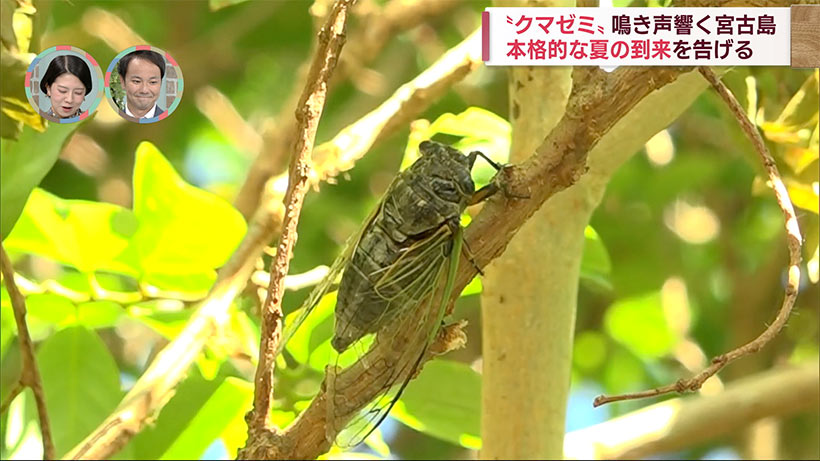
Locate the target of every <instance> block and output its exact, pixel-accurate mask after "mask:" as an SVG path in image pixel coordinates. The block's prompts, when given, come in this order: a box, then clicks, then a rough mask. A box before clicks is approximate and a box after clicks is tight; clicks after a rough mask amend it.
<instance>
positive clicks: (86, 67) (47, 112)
mask: <svg viewBox="0 0 820 461" xmlns="http://www.w3.org/2000/svg"><path fill="white" fill-rule="evenodd" d="M25 85H26V97H27V98H28V102H29V104H31V106H32V107H33V108H34V109H35V110H37V111H38V112H39V113H40V115H41V116H43V118H46V119H48V120H51V121H52V122H57V123H73V122H78V121H80V120H84V119H85V118H87V117H88V116H89V115H90V114H92V113H93V112H94V111H95V110H97V106H98V105H99V104H100V100H101V99H102V94H103V91H102V88H103V78H102V69H100V66H99V65H98V64H97V61H96V60H95V59H94V58H93V57H92V56H91V55H90V54H88V53H86V52H85V51H83V50H81V49H80V48H77V47H74V46H67V45H66V46H55V47H52V48H49V49H47V50H45V51H43V52H42V53H40V54H39V55H37V57H36V58H34V60H33V61H31V64H29V67H28V71H27V72H26V83H25Z"/></svg>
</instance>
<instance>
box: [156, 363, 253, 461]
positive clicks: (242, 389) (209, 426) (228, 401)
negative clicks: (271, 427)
mask: <svg viewBox="0 0 820 461" xmlns="http://www.w3.org/2000/svg"><path fill="white" fill-rule="evenodd" d="M252 400H253V385H252V384H251V383H249V382H247V381H244V380H241V379H238V378H226V379H225V380H224V381H223V382H222V384H220V385H219V387H218V388H217V389H216V391H214V393H213V394H212V395H211V396H210V398H208V400H207V401H206V402H205V404H204V405H202V407H201V408H200V409H199V411H197V413H196V415H194V416H193V418H191V419H189V420H188V423H187V425H186V427H185V429H184V430H183V431H182V433H181V434H179V436H178V437H176V439H175V440H174V442H173V443H172V444H171V446H170V447H169V448H168V449H167V450H166V451H165V452H164V453H163V454H162V456H160V457H159V458H158V459H199V458H201V457H202V454H203V453H205V450H206V449H207V448H208V446H209V445H211V443H213V441H214V440H216V438H217V437H219V436H220V435H222V433H223V431H224V430H225V429H226V428H227V427H228V426H229V425H230V424H231V423H232V422H233V421H235V420H237V419H239V420H244V416H245V413H247V411H248V409H249V408H250V404H251V401H252Z"/></svg>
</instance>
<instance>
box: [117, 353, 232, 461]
mask: <svg viewBox="0 0 820 461" xmlns="http://www.w3.org/2000/svg"><path fill="white" fill-rule="evenodd" d="M194 370H195V369H194ZM223 382H224V380H222V379H219V380H215V381H207V380H205V379H203V378H202V376H200V375H199V374H198V373H196V372H195V371H193V372H192V373H190V374H189V376H188V378H186V379H185V380H184V381H183V382H182V383H180V385H179V386H178V387H177V389H176V392H175V393H174V396H173V397H171V400H169V401H168V403H167V404H166V405H165V406H164V407H163V408H162V410H161V411H160V414H159V416H158V417H157V420H156V422H155V423H154V424H153V425H151V426H149V427H146V428H145V429H143V430H142V431H141V432H140V433H139V434H137V436H136V437H134V439H133V440H131V442H130V443H129V444H128V445H126V447H131V448H132V449H133V450H134V451H133V454H134V456H135V458H134V459H160V456H163V453H166V452H167V451H168V450H169V449H170V448H171V447H172V446H173V445H174V444H175V443H176V441H177V439H178V438H179V437H180V436H181V434H183V433H184V432H185V431H186V428H187V427H188V426H189V425H190V424H191V423H192V422H193V420H194V418H195V417H196V416H197V414H198V413H199V412H200V411H202V409H203V408H204V406H205V405H206V403H207V402H208V401H209V399H211V397H212V396H214V395H215V393H216V391H217V389H219V388H220V386H221V385H222V383H223ZM211 423H212V424H221V423H220V418H216V419H215V420H213V421H211ZM186 458H188V459H198V458H199V456H192V457H180V458H179V459H186Z"/></svg>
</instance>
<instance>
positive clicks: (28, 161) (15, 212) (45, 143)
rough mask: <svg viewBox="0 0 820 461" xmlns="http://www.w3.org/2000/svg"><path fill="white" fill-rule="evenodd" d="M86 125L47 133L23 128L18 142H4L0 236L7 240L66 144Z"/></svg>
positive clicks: (69, 125) (1, 147)
mask: <svg viewBox="0 0 820 461" xmlns="http://www.w3.org/2000/svg"><path fill="white" fill-rule="evenodd" d="M81 124H82V122H78V123H65V124H58V123H54V124H51V125H50V126H49V127H48V129H47V130H46V131H45V133H38V132H37V131H35V130H34V129H32V128H31V127H29V126H25V127H23V131H22V134H21V135H20V137H19V139H17V141H13V140H11V139H2V140H0V151H2V152H3V154H2V155H0V203H2V204H3V206H2V210H0V234H2V235H3V238H4V239H5V238H6V236H8V235H9V233H10V232H11V229H12V227H14V223H15V222H17V218H18V217H19V216H20V213H22V211H23V207H24V206H25V204H26V201H27V200H28V196H29V194H30V193H31V191H32V190H33V189H34V187H36V186H37V185H38V184H39V183H40V181H42V180H43V178H44V177H45V176H46V173H48V171H49V170H51V167H52V166H54V163H55V162H56V161H57V157H58V156H59V155H60V150H62V147H63V144H65V142H66V140H67V139H68V137H69V136H71V134H72V133H73V132H74V130H76V129H77V127H79V126H80V125H81Z"/></svg>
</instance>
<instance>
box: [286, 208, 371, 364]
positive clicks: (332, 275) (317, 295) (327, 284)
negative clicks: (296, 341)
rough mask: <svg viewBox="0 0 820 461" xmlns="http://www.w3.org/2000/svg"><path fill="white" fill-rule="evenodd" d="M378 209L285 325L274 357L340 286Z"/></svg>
mask: <svg viewBox="0 0 820 461" xmlns="http://www.w3.org/2000/svg"><path fill="white" fill-rule="evenodd" d="M377 211H378V208H376V211H373V212H371V214H370V216H368V217H367V219H366V220H365V222H364V224H363V225H362V227H360V228H359V230H358V231H357V232H356V233H355V234H353V235H351V236H350V237H349V238H348V239H347V242H346V243H345V246H344V249H343V250H342V253H341V254H340V255H339V256H338V257H336V260H335V261H333V265H331V266H330V270H329V271H328V273H327V275H326V276H325V278H324V279H322V281H321V282H320V283H319V284H318V285H316V286H315V287H314V288H313V291H311V292H310V295H309V296H308V297H307V299H305V301H304V302H303V303H302V305H301V306H300V307H299V308H298V309H297V310H296V312H298V315H297V316H296V318H295V320H293V321H291V322H288V324H287V325H284V330H283V333H282V339H281V341H279V344H278V345H277V349H276V354H275V355H274V357H278V356H279V354H281V353H282V350H284V348H285V345H287V342H288V340H290V339H291V338H292V337H293V335H294V334H295V333H296V331H297V330H298V329H299V327H300V326H301V325H302V323H304V321H305V319H307V318H308V316H310V314H311V313H312V312H313V310H314V309H315V308H316V306H317V305H318V304H319V301H321V299H322V297H323V296H324V295H326V294H328V293H329V292H331V291H333V289H334V287H336V286H338V284H339V280H340V279H341V275H342V273H343V272H344V270H345V268H346V267H347V265H348V263H349V262H350V258H351V256H352V255H353V252H354V251H355V250H356V247H357V246H358V245H359V241H361V238H362V235H363V233H364V230H365V229H367V227H368V226H369V225H370V223H371V222H372V221H373V219H374V218H375V216H376V214H377Z"/></svg>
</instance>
